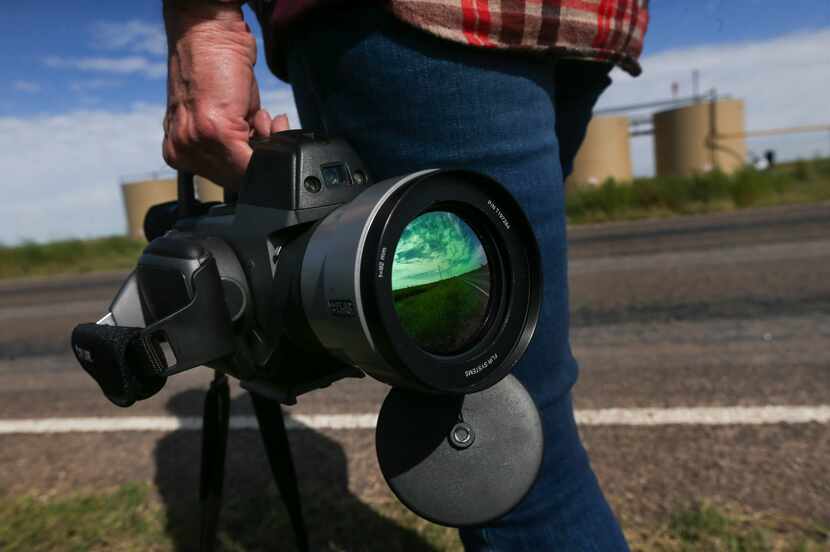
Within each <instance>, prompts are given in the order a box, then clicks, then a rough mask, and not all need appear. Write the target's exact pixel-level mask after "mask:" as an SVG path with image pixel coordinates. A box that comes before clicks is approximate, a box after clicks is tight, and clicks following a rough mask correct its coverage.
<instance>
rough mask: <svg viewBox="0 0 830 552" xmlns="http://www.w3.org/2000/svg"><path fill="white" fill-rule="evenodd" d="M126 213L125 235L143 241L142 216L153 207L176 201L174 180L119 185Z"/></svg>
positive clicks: (144, 181) (143, 181)
mask: <svg viewBox="0 0 830 552" xmlns="http://www.w3.org/2000/svg"><path fill="white" fill-rule="evenodd" d="M121 193H122V194H123V196H124V208H125V210H126V211H127V235H128V236H129V237H131V238H135V239H145V236H144V215H146V214H147V211H148V210H149V209H150V207H152V206H153V205H156V204H157V203H164V202H165V201H173V200H174V199H176V180H175V179H167V180H142V181H139V182H125V183H124V184H122V185H121Z"/></svg>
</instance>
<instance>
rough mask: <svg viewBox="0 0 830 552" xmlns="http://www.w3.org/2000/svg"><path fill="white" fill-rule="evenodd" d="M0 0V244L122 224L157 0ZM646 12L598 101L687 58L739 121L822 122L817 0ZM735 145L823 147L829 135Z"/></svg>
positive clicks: (827, 41) (662, 1) (157, 72)
mask: <svg viewBox="0 0 830 552" xmlns="http://www.w3.org/2000/svg"><path fill="white" fill-rule="evenodd" d="M3 4H4V6H3V10H2V15H1V16H0V75H2V76H3V78H2V79H0V174H2V177H3V178H4V182H3V185H2V186H3V187H2V189H3V191H4V192H5V193H4V200H3V201H0V243H5V244H14V243H18V242H21V241H25V240H36V241H47V240H54V239H61V238H68V237H91V236H100V235H111V234H118V233H123V232H124V231H125V229H126V220H125V215H124V209H123V206H122V201H121V195H120V189H119V185H120V182H122V181H123V180H124V179H130V178H134V177H136V176H138V175H147V174H151V173H155V172H165V171H167V172H168V173H169V169H165V165H164V161H163V160H162V157H161V153H160V149H161V148H160V143H161V137H162V130H161V121H162V117H163V111H164V101H165V73H166V61H165V52H166V44H165V39H164V30H163V26H162V21H161V13H160V5H161V1H160V0H144V1H140V2H101V1H100V0H96V1H91V0H73V1H72V2H65V1H58V0H42V1H40V2H10V1H8V0H6V1H4V2H3ZM248 16H249V19H250V20H251V21H252V27H253V28H254V29H256V24H255V23H253V17H252V16H251V15H250V12H249V13H248ZM651 17H652V19H651V26H650V29H649V32H648V34H647V36H646V46H645V51H644V54H643V59H642V65H643V69H644V72H643V75H642V76H641V77H638V78H636V79H633V78H631V77H629V76H627V75H626V74H624V73H622V72H620V71H615V72H614V74H613V78H614V81H615V83H614V85H613V86H612V87H611V88H610V89H609V90H608V91H607V92H606V94H605V95H604V96H603V97H602V98H601V99H600V103H599V105H598V108H607V107H613V106H618V105H624V104H628V103H634V102H644V101H649V100H660V99H666V98H668V97H669V96H670V94H671V83H672V82H677V83H678V85H679V87H680V94H681V95H687V94H689V93H691V73H692V70H693V69H697V70H698V71H699V73H700V85H701V89H703V90H708V89H710V88H716V89H717V90H718V92H719V93H721V94H728V95H731V96H733V97H736V98H741V99H744V100H745V101H746V114H747V128H748V130H758V129H767V128H774V127H782V126H796V125H807V124H830V102H828V97H830V94H828V88H830V1H828V0H789V1H787V2H781V1H780V0H696V1H691V0H652V1H651ZM257 30H258V29H257ZM257 76H258V80H259V82H260V88H261V90H262V95H263V104H264V107H266V108H267V109H268V110H269V111H270V112H271V113H272V114H276V113H283V112H284V113H288V114H289V118H290V120H291V123H292V126H293V127H297V125H298V120H297V115H296V110H295V109H294V106H293V99H292V96H291V91H290V87H288V86H287V85H286V84H285V83H281V82H280V81H278V80H277V79H276V78H274V77H272V76H270V75H269V74H268V72H267V68H266V67H265V63H264V60H262V59H261V61H260V63H259V64H258V67H257ZM648 114H649V113H648V112H642V113H638V114H637V115H638V116H639V115H643V116H647V115H648ZM748 145H749V149H750V151H751V152H754V153H761V152H763V151H764V150H765V149H767V148H770V147H772V148H775V149H776V150H777V151H778V153H779V156H780V157H781V158H784V159H786V158H796V157H813V156H815V155H830V133H816V134H809V135H808V134H803V135H793V136H785V137H777V138H767V139H763V140H761V139H752V140H750V141H749V144H748ZM652 148H653V145H652V143H651V139H650V138H648V137H644V138H635V139H634V140H633V141H632V159H633V162H634V169H635V173H636V174H641V175H647V174H651V173H652V172H653V160H652Z"/></svg>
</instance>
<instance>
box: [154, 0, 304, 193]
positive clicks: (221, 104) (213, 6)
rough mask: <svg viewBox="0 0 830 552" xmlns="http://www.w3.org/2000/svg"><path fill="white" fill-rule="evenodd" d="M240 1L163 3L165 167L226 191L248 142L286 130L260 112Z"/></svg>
mask: <svg viewBox="0 0 830 552" xmlns="http://www.w3.org/2000/svg"><path fill="white" fill-rule="evenodd" d="M242 4H243V2H242V0H164V4H163V11H164V23H165V28H166V31H167V44H168V78H167V113H166V116H165V122H164V131H165V137H164V145H163V153H164V159H165V160H166V161H167V163H168V164H170V166H172V167H175V168H177V169H179V170H187V171H190V172H193V173H196V174H200V175H202V176H205V177H208V178H210V179H211V180H213V181H215V182H217V183H219V184H222V185H225V186H230V187H236V186H238V185H239V183H240V181H241V179H242V175H243V174H244V172H245V169H246V167H247V165H248V160H249V159H250V157H251V147H250V145H249V140H250V138H251V137H252V136H254V137H266V136H268V135H269V134H270V133H271V132H278V131H280V130H285V129H286V128H287V126H288V123H287V120H286V119H285V117H277V118H274V119H272V118H271V116H270V115H269V114H268V112H267V111H265V110H263V109H261V106H260V101H259V88H258V86H257V82H256V77H255V76H254V64H255V63H256V40H255V38H254V36H253V34H252V33H251V30H250V28H249V27H248V25H247V24H246V23H245V19H244V17H243V14H242Z"/></svg>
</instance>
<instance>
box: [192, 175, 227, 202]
mask: <svg viewBox="0 0 830 552" xmlns="http://www.w3.org/2000/svg"><path fill="white" fill-rule="evenodd" d="M193 181H194V183H195V184H196V197H198V198H199V201H203V202H205V203H208V202H211V201H223V200H224V197H225V194H224V191H223V188H222V187H221V186H219V185H217V184H214V183H213V182H211V181H210V180H208V179H207V178H203V177H201V176H196V177H194V178H193Z"/></svg>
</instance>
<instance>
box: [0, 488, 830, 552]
mask: <svg viewBox="0 0 830 552" xmlns="http://www.w3.org/2000/svg"><path fill="white" fill-rule="evenodd" d="M306 506H307V507H306V517H307V521H308V523H309V527H311V528H312V529H311V530H312V532H313V542H314V544H316V546H315V547H314V549H315V550H326V551H331V552H335V551H349V552H363V551H367V552H368V551H379V550H383V551H384V552H404V551H416V552H430V551H435V552H438V551H441V552H444V551H446V552H461V551H462V550H463V549H462V547H461V544H460V542H459V540H458V537H457V534H456V532H455V531H454V530H452V529H447V528H444V527H440V526H437V525H433V524H431V523H429V522H426V521H424V520H422V519H420V518H418V517H416V516H415V515H414V514H412V513H410V512H409V511H407V510H406V509H405V508H404V507H403V506H401V505H400V504H399V503H397V502H396V501H389V502H385V503H380V504H370V505H368V506H369V507H368V508H366V509H365V514H363V515H360V514H349V513H347V512H342V511H340V512H338V505H337V504H332V503H330V502H326V501H324V502H323V503H319V502H317V503H309V502H306ZM334 513H339V516H337V515H332V514H334ZM620 513H621V515H622V517H623V519H625V512H620ZM355 516H357V517H355ZM190 518H191V519H189V520H181V519H176V517H171V516H169V515H168V512H167V511H166V510H165V508H164V506H163V505H162V503H161V502H160V501H159V500H158V499H157V498H156V495H155V493H154V492H153V489H152V487H151V486H150V485H148V484H143V483H135V484H129V485H124V486H121V487H116V488H113V489H109V490H106V491H101V492H98V493H75V494H69V495H63V496H46V497H40V496H22V497H20V496H18V497H13V496H3V495H0V549H1V550H3V551H5V552H30V551H33V550H37V551H44V552H46V551H55V552H64V551H65V552H75V551H78V552H80V551H103V550H107V551H148V550H150V551H160V552H161V551H174V550H190V549H195V548H196V545H197V543H196V542H195V535H196V533H195V530H196V525H195V522H196V519H197V518H198V513H197V512H192V513H191V515H190ZM222 520H223V524H222V529H221V531H220V539H219V540H220V542H221V545H222V546H221V549H222V550H226V551H238V552H242V551H246V552H247V551H250V552H253V551H257V550H276V549H278V550H281V551H288V550H293V546H292V544H293V542H292V541H291V538H292V537H291V532H290V529H289V527H290V526H289V524H288V521H287V518H286V516H285V515H284V513H283V509H282V506H281V504H280V503H279V501H278V498H277V497H276V496H275V495H273V494H271V495H269V496H268V497H266V498H264V499H263V500H260V501H256V502H250V501H249V502H246V503H244V506H241V505H240V503H234V501H233V500H230V501H228V502H227V504H226V506H225V508H224V510H223V512H222ZM356 527H358V528H359V530H355V528H356ZM625 532H626V536H627V537H628V539H629V542H630V545H631V548H632V550H635V551H636V550H640V551H643V552H712V551H718V552H721V551H722V552H767V551H780V552H819V551H823V550H827V547H828V546H830V540H828V539H830V531H828V529H827V528H821V527H816V526H813V525H811V524H809V523H803V522H801V521H799V520H794V519H782V518H779V517H775V516H772V515H764V514H758V513H748V512H742V511H740V510H737V509H735V508H731V507H729V506H722V505H721V506H715V505H713V504H710V503H701V504H696V505H690V506H687V507H681V508H678V509H676V510H675V511H674V512H673V513H672V514H670V516H669V519H667V520H666V521H665V522H662V523H657V524H654V525H651V526H637V527H634V526H626V527H625ZM275 537H276V538H279V539H280V545H279V546H275V545H274V538H275Z"/></svg>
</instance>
